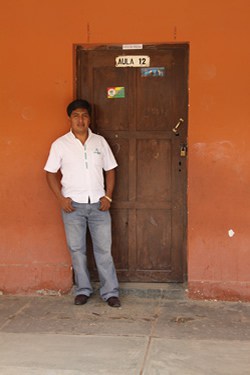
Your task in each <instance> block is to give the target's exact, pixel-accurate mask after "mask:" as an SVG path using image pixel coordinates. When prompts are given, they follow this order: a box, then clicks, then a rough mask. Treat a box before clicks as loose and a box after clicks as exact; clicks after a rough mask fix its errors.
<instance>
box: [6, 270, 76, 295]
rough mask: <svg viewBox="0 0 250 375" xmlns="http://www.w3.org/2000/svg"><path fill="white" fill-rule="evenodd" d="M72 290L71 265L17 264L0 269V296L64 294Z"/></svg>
mask: <svg viewBox="0 0 250 375" xmlns="http://www.w3.org/2000/svg"><path fill="white" fill-rule="evenodd" d="M71 288H72V271H71V265H68V264H60V265H58V264H36V265H30V264H26V265H25V264H20V265H19V264H18V265H2V266H1V267H0V294H16V295H18V294H34V293H35V294H55V295H56V294H65V293H67V292H69V290H70V289H71Z"/></svg>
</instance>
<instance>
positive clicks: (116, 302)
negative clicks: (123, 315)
mask: <svg viewBox="0 0 250 375" xmlns="http://www.w3.org/2000/svg"><path fill="white" fill-rule="evenodd" d="M107 302H108V305H109V306H111V307H121V302H120V300H119V298H118V297H110V298H109V299H108V300H107Z"/></svg>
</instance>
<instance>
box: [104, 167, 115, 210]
mask: <svg viewBox="0 0 250 375" xmlns="http://www.w3.org/2000/svg"><path fill="white" fill-rule="evenodd" d="M105 186H106V194H105V196H104V197H102V198H101V199H100V202H101V206H100V210H101V211H107V210H109V209H110V205H111V202H112V195H113V191H114V188H115V170H114V169H110V170H109V171H105Z"/></svg>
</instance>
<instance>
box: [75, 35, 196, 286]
mask: <svg viewBox="0 0 250 375" xmlns="http://www.w3.org/2000/svg"><path fill="white" fill-rule="evenodd" d="M129 44H130V45H133V43H129ZM123 45H127V43H119V44H117V43H105V44H104V43H76V44H73V95H74V99H76V98H77V97H78V76H77V73H78V69H79V64H80V63H79V60H80V59H79V57H78V50H79V49H81V50H86V51H88V50H106V51H108V50H117V52H118V51H124V49H123V48H122V46H123ZM144 46H145V47H147V48H150V49H152V50H154V49H155V50H157V48H159V47H162V48H166V49H167V48H169V47H172V48H174V47H176V48H178V47H183V48H185V49H186V56H185V58H186V62H185V67H186V69H187V82H186V85H187V108H186V144H187V150H188V123H189V121H188V120H189V63H190V61H189V51H190V45H189V43H188V42H182V43H181V42H180V43H176V42H164V43H144V44H143V45H142V49H138V52H139V51H140V53H141V52H142V51H143V49H144V48H143V47H144ZM134 51H135V49H133V52H134ZM127 53H128V54H129V50H127ZM185 159H186V168H185V173H186V175H185V185H186V186H185V208H184V211H183V250H182V267H183V268H182V271H183V272H182V273H183V281H182V282H183V283H185V282H187V280H188V267H187V265H188V259H187V255H188V254H187V235H188V152H187V155H186V158H185ZM170 282H171V281H166V283H170Z"/></svg>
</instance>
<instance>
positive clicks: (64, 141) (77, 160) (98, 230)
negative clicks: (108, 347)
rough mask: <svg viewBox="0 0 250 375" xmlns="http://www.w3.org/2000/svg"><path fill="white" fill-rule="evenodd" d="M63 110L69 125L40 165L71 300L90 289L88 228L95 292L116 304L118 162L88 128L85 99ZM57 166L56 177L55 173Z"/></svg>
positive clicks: (86, 295)
mask: <svg viewBox="0 0 250 375" xmlns="http://www.w3.org/2000/svg"><path fill="white" fill-rule="evenodd" d="M67 114H68V117H69V123H70V127H71V129H70V131H69V133H67V134H65V135H63V136H62V137H60V138H58V139H57V140H56V141H55V142H54V143H53V144H52V146H51V149H50V154H49V157H48V160H47V163H46V165H45V168H44V169H45V170H46V172H47V174H46V176H47V181H48V184H49V186H50V188H51V190H52V191H53V193H54V194H55V196H56V197H57V199H58V202H59V204H60V206H61V209H62V218H63V222H64V228H65V233H66V239H67V244H68V247H69V250H70V254H71V258H72V264H73V268H74V273H75V283H76V288H75V294H76V296H75V304H76V305H83V304H85V303H86V302H87V300H88V298H89V296H90V295H91V294H92V292H93V289H92V286H91V283H90V278H89V272H88V269H87V256H86V230H87V227H88V228H89V231H90V234H91V239H92V243H93V251H94V257H95V262H96V266H97V270H98V275H99V279H100V286H101V287H100V295H101V297H102V299H103V300H104V301H107V303H108V305H109V306H111V307H120V305H121V304H120V300H119V284H118V280H117V276H116V271H115V267H114V262H113V258H112V255H111V218H110V213H109V208H110V205H111V202H112V194H113V190H114V185H115V168H116V167H117V163H116V160H115V158H114V156H113V154H112V151H111V149H110V147H109V145H108V143H107V142H106V140H105V139H104V138H103V137H102V136H100V135H97V134H94V133H92V131H91V130H90V129H89V126H90V116H91V106H90V104H89V103H88V102H87V101H86V100H81V99H78V100H74V101H73V102H71V103H70V104H69V105H68V107H67ZM59 170H60V172H61V175H62V179H61V181H59V179H58V175H57V172H58V171H59ZM103 171H104V173H103ZM104 175H105V178H104ZM104 183H105V184H104ZM104 186H105V189H104Z"/></svg>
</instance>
